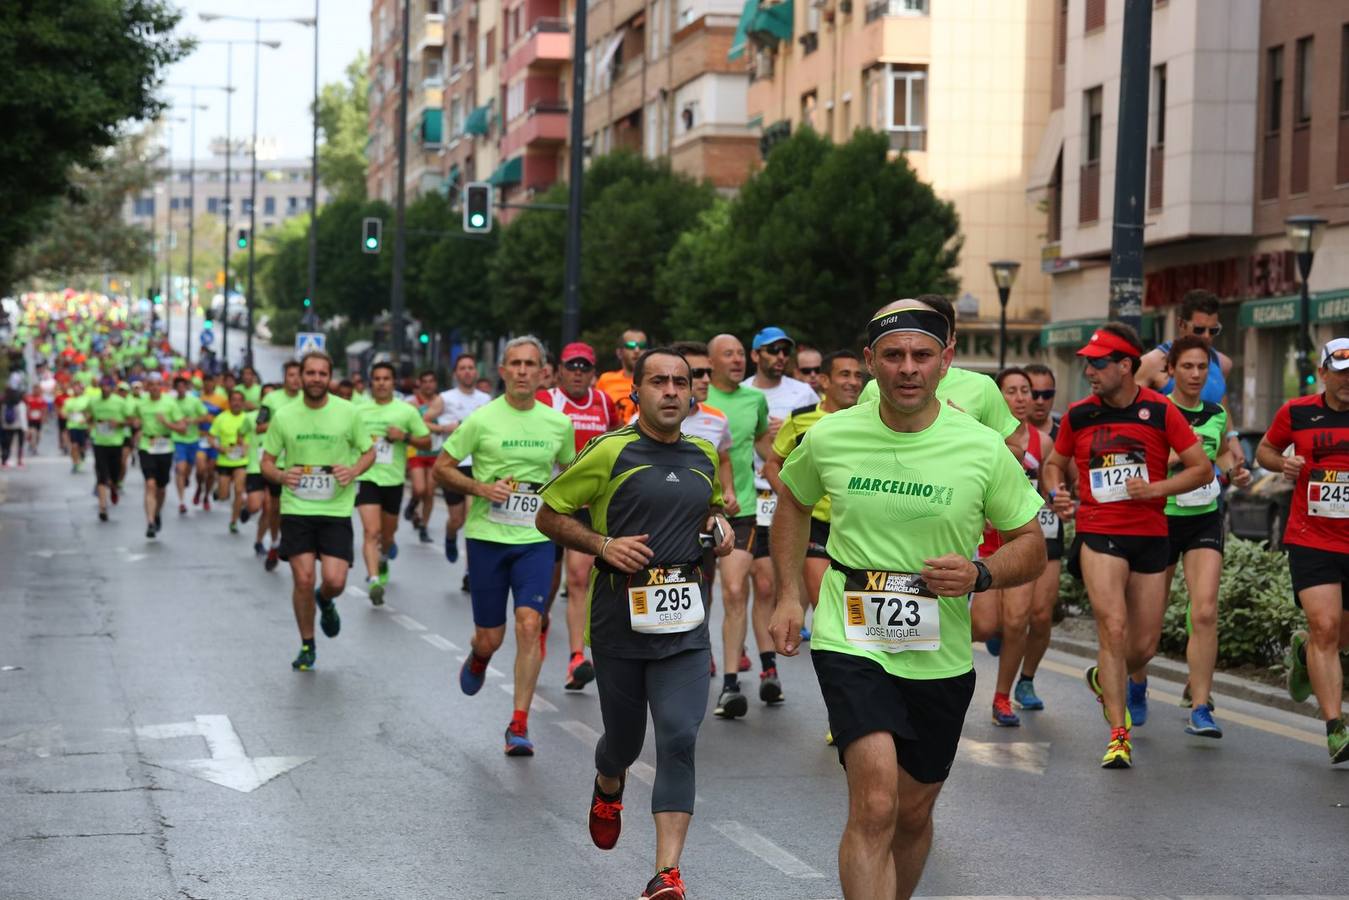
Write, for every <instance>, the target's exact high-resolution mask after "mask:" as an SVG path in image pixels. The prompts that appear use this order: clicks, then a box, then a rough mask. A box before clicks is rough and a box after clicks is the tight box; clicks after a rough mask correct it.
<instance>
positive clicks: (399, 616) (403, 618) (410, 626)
mask: <svg viewBox="0 0 1349 900" xmlns="http://www.w3.org/2000/svg"><path fill="white" fill-rule="evenodd" d="M393 620H394V621H395V622H397V623H398V624H399V625H402V626H403V627H404V628H406V629H407V630H408V631H425V630H426V626H425V625H423V624H422V623H421V622H418V621H417V620H416V619H414V618H412V617H411V616H407V615H404V614H403V613H394V614H393Z"/></svg>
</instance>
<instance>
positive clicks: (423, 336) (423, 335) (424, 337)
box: [418, 331, 431, 344]
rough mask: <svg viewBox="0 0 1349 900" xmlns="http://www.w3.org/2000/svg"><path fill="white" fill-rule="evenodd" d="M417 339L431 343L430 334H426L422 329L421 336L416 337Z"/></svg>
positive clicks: (424, 342)
mask: <svg viewBox="0 0 1349 900" xmlns="http://www.w3.org/2000/svg"><path fill="white" fill-rule="evenodd" d="M418 340H420V341H421V342H422V343H423V344H429V343H431V335H429V334H427V333H426V332H424V331H423V332H422V333H421V336H420V337H419V338H418Z"/></svg>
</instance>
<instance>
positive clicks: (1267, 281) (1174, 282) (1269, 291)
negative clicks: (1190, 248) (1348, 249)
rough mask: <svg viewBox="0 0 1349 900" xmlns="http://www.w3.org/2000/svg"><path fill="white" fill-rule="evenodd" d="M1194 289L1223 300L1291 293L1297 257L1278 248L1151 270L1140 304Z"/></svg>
mask: <svg viewBox="0 0 1349 900" xmlns="http://www.w3.org/2000/svg"><path fill="white" fill-rule="evenodd" d="M1193 290H1206V291H1212V292H1213V293H1215V294H1217V295H1218V296H1219V297H1220V298H1222V299H1224V300H1231V299H1242V298H1245V297H1278V296H1280V295H1282V294H1290V293H1293V292H1294V291H1296V290H1297V257H1296V255H1295V254H1294V253H1293V251H1291V250H1281V251H1279V252H1277V253H1257V254H1255V255H1253V256H1246V257H1233V258H1231V259H1219V260H1213V261H1211V262H1200V263H1187V264H1186V265H1183V266H1171V267H1169V268H1166V269H1161V270H1159V271H1156V272H1151V273H1149V274H1148V275H1147V288H1146V290H1145V292H1144V299H1143V305H1144V306H1147V307H1151V308H1156V307H1159V306H1170V305H1172V304H1175V303H1179V302H1180V301H1181V298H1182V297H1184V296H1185V294H1186V292H1188V291H1193Z"/></svg>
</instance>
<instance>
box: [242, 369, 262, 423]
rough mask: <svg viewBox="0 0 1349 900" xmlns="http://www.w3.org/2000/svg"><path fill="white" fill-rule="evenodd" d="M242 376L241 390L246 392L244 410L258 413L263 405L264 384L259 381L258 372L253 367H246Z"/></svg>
mask: <svg viewBox="0 0 1349 900" xmlns="http://www.w3.org/2000/svg"><path fill="white" fill-rule="evenodd" d="M240 375H241V376H242V379H243V383H242V385H240V388H239V389H240V390H241V391H243V392H244V409H246V410H248V411H249V412H257V409H258V406H259V405H260V404H261V403H262V383H261V382H259V381H258V371H257V369H254V368H253V367H252V366H244V368H243V371H242V372H240Z"/></svg>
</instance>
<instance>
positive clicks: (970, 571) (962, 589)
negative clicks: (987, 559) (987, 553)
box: [919, 553, 993, 597]
mask: <svg viewBox="0 0 1349 900" xmlns="http://www.w3.org/2000/svg"><path fill="white" fill-rule="evenodd" d="M923 563H924V566H923V571H922V572H920V573H919V574H920V575H921V576H922V577H923V581H925V582H926V583H927V586H928V587H929V588H930V589H931V590H932V592H933V593H934V594H936V595H937V596H939V597H962V596H964V595H965V594H968V593H971V592H973V593H976V594H979V593H983V592H984V591H986V590H988V589H989V588H990V587H992V586H993V575H992V574H991V573H990V572H989V571H988V566H986V565H984V563H983V561H982V560H977V559H976V560H968V559H966V558H965V557H963V556H961V555H960V554H959V553H948V554H946V555H945V556H938V557H936V558H935V559H927V560H923Z"/></svg>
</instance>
